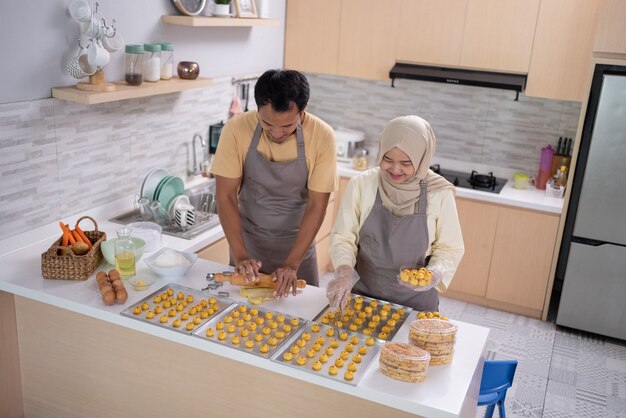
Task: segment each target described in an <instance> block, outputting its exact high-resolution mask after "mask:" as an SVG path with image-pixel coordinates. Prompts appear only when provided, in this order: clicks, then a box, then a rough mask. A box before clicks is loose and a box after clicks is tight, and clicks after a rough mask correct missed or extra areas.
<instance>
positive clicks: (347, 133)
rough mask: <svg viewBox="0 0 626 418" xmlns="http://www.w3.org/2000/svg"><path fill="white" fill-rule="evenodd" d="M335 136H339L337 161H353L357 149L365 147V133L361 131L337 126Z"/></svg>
mask: <svg viewBox="0 0 626 418" xmlns="http://www.w3.org/2000/svg"><path fill="white" fill-rule="evenodd" d="M335 136H336V137H337V161H338V162H340V163H351V162H352V157H354V154H355V153H356V150H357V149H359V148H364V147H365V140H364V138H365V134H364V133H363V132H361V131H355V130H352V129H346V128H337V129H335Z"/></svg>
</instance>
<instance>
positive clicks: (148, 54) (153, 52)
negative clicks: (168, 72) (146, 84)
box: [143, 44, 161, 82]
mask: <svg viewBox="0 0 626 418" xmlns="http://www.w3.org/2000/svg"><path fill="white" fill-rule="evenodd" d="M143 49H144V53H143V78H144V80H145V81H151V82H155V81H159V80H160V79H161V44H144V45H143Z"/></svg>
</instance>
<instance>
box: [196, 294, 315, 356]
mask: <svg viewBox="0 0 626 418" xmlns="http://www.w3.org/2000/svg"><path fill="white" fill-rule="evenodd" d="M306 322H307V321H306V320H305V319H302V318H298V317H295V316H291V315H287V314H284V313H281V312H275V311H271V310H268V309H263V308H260V307H258V306H255V305H249V304H246V303H235V304H233V305H232V306H231V307H229V308H228V309H227V310H225V311H224V312H222V314H221V315H219V316H217V317H215V318H213V319H212V320H210V321H209V322H207V323H206V324H204V325H203V326H201V327H199V328H198V329H197V330H196V331H195V332H194V333H193V335H194V336H196V337H200V338H203V339H207V340H210V341H214V342H216V343H219V344H223V345H226V346H228V347H232V348H236V349H238V350H241V351H245V352H248V353H252V354H256V355H259V356H262V357H265V358H269V357H270V356H271V355H272V354H274V353H275V352H276V350H277V349H278V348H279V347H280V346H281V345H282V344H284V342H285V341H287V340H288V339H289V338H291V337H292V336H293V335H294V334H295V333H296V332H297V331H298V330H299V329H300V328H302V326H303V325H304V324H305V323H306Z"/></svg>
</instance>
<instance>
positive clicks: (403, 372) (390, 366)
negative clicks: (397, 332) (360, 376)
mask: <svg viewBox="0 0 626 418" xmlns="http://www.w3.org/2000/svg"><path fill="white" fill-rule="evenodd" d="M378 361H379V367H380V371H381V372H382V373H383V374H384V375H385V376H388V377H391V378H393V379H396V380H401V381H403V382H411V383H416V382H422V381H424V379H426V375H427V374H428V364H429V362H430V354H429V353H428V352H427V351H426V350H422V349H421V348H418V347H415V346H413V345H410V344H405V343H386V344H385V345H383V347H382V348H381V350H380V358H379V360H378Z"/></svg>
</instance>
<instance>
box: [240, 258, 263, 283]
mask: <svg viewBox="0 0 626 418" xmlns="http://www.w3.org/2000/svg"><path fill="white" fill-rule="evenodd" d="M261 264H262V263H261V262H260V261H258V260H255V259H254V258H246V259H243V260H240V261H236V262H235V272H236V273H239V274H242V275H243V278H244V280H245V281H246V283H249V282H253V283H254V282H258V281H259V269H260V268H261Z"/></svg>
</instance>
